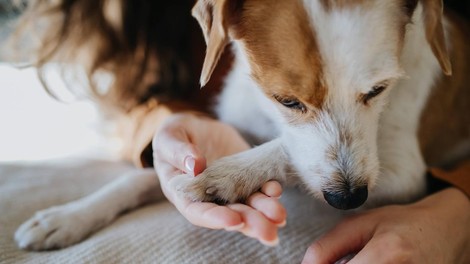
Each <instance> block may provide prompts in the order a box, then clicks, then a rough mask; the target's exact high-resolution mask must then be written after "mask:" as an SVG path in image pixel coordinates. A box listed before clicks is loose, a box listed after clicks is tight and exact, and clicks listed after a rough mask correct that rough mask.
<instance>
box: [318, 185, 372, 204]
mask: <svg viewBox="0 0 470 264" xmlns="http://www.w3.org/2000/svg"><path fill="white" fill-rule="evenodd" d="M367 196H368V191H367V185H365V186H360V187H357V188H355V189H350V188H347V189H344V190H338V191H323V197H324V198H325V200H326V201H327V202H328V204H329V205H331V206H333V207H334V208H337V209H341V210H349V209H354V208H357V207H359V206H361V205H362V204H363V203H364V202H365V201H366V200H367Z"/></svg>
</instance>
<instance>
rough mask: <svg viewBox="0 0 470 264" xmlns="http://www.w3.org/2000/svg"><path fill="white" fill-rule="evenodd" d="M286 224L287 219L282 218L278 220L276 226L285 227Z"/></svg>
mask: <svg viewBox="0 0 470 264" xmlns="http://www.w3.org/2000/svg"><path fill="white" fill-rule="evenodd" d="M286 224H287V220H284V221H282V222H280V223H279V224H277V226H278V227H285V226H286Z"/></svg>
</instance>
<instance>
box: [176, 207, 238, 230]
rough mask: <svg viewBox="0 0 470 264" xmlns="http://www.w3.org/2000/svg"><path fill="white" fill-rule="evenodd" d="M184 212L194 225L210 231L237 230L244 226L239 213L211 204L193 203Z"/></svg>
mask: <svg viewBox="0 0 470 264" xmlns="http://www.w3.org/2000/svg"><path fill="white" fill-rule="evenodd" d="M182 212H183V215H184V216H185V217H186V219H188V220H189V221H190V222H191V223H192V224H194V225H197V226H201V227H206V228H210V229H225V228H227V227H229V228H230V227H232V228H236V227H237V226H239V225H241V224H244V223H243V219H242V216H241V215H240V213H239V212H236V211H234V210H231V209H230V208H227V207H226V206H219V205H215V204H211V203H191V204H190V205H188V206H187V207H186V210H184V211H182ZM242 228H243V227H242Z"/></svg>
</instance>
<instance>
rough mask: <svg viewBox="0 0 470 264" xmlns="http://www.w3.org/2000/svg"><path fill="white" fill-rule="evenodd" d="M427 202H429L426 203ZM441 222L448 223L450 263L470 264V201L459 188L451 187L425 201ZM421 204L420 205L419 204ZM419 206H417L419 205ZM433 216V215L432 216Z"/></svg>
mask: <svg viewBox="0 0 470 264" xmlns="http://www.w3.org/2000/svg"><path fill="white" fill-rule="evenodd" d="M426 200H427V201H426ZM423 202H425V203H427V205H426V206H428V207H429V210H436V211H435V215H434V216H436V217H438V218H441V220H440V221H441V222H443V223H448V225H447V226H446V227H444V228H445V229H444V230H445V233H444V234H443V235H444V236H447V237H449V238H451V239H452V240H451V242H452V243H448V245H447V246H449V252H450V254H451V256H452V257H453V259H452V261H451V262H450V263H462V264H463V263H470V250H469V249H470V228H468V227H470V199H469V198H468V196H467V195H466V194H465V193H464V192H462V191H461V190H460V189H458V188H454V187H450V188H446V189H444V190H442V191H440V192H437V193H435V194H434V195H431V196H430V197H428V198H426V199H424V200H423ZM418 204H420V203H418ZM418 204H417V205H418ZM431 216H432V215H431Z"/></svg>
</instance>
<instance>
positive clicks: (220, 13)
mask: <svg viewBox="0 0 470 264" xmlns="http://www.w3.org/2000/svg"><path fill="white" fill-rule="evenodd" d="M229 1H230V0H199V1H198V2H197V3H196V5H195V6H194V7H193V10H192V15H193V16H194V17H195V18H196V19H197V21H198V22H199V25H200V26H201V28H202V32H203V33H204V39H205V40H206V44H207V50H206V57H205V59H204V65H203V66H202V73H201V79H200V83H201V87H202V86H204V85H206V84H207V82H209V80H210V78H211V75H212V72H213V71H214V69H215V67H216V66H217V62H218V61H219V59H220V56H221V55H222V52H223V51H224V48H225V46H227V44H228V43H229V42H230V38H229V36H228V26H229V25H228V15H229V7H228V2H229Z"/></svg>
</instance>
